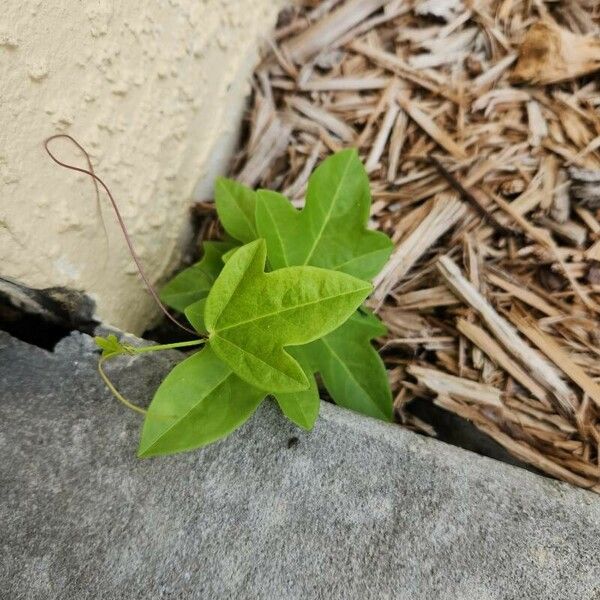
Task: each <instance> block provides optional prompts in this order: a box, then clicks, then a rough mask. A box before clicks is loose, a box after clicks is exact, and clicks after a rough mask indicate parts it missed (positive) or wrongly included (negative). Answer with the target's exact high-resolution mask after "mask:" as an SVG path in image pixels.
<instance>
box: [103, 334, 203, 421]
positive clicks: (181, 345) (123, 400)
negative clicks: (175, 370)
mask: <svg viewBox="0 0 600 600" xmlns="http://www.w3.org/2000/svg"><path fill="white" fill-rule="evenodd" d="M205 343H206V338H201V339H199V340H190V341H187V342H173V343H172V344H159V345H155V346H141V347H139V348H135V347H130V348H128V352H119V353H116V354H110V355H108V356H101V357H100V360H99V361H98V373H100V377H102V381H104V383H105V384H106V387H107V388H108V389H109V390H110V392H111V394H112V395H113V396H114V397H115V398H116V399H117V400H118V401H119V402H121V403H122V404H124V405H125V406H126V407H127V408H129V409H130V410H133V411H135V412H136V413H139V414H141V415H146V414H147V412H148V411H146V410H145V409H143V408H141V407H140V406H136V405H135V404H133V403H132V402H130V401H129V400H127V398H125V396H123V394H121V392H119V390H118V389H117V388H116V387H115V386H114V384H113V382H112V381H111V380H110V379H109V377H108V375H107V374H106V372H105V371H104V363H105V362H106V361H107V360H109V359H110V358H116V357H117V356H122V355H123V354H134V355H135V354H143V353H144V352H158V351H161V350H172V349H175V348H189V347H190V346H200V345H201V344H205Z"/></svg>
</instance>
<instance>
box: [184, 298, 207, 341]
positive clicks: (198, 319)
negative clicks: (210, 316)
mask: <svg viewBox="0 0 600 600" xmlns="http://www.w3.org/2000/svg"><path fill="white" fill-rule="evenodd" d="M205 309H206V298H202V300H198V302H194V304H190V305H189V306H188V307H187V308H186V309H185V316H186V317H187V320H188V321H189V322H190V323H191V324H192V327H193V328H194V329H195V330H196V331H197V332H198V333H200V334H205V333H208V330H207V329H206V323H205V322H204V310H205Z"/></svg>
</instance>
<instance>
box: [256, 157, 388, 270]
mask: <svg viewBox="0 0 600 600" xmlns="http://www.w3.org/2000/svg"><path fill="white" fill-rule="evenodd" d="M370 207H371V193H370V190H369V178H368V176H367V173H366V171H365V169H364V167H363V165H362V163H361V162H360V159H359V157H358V154H357V152H356V151H355V150H343V151H342V152H338V153H337V154H334V155H333V156H331V157H329V158H328V159H326V160H325V161H323V163H321V165H320V166H319V167H318V168H317V169H316V170H315V171H314V173H313V174H312V175H311V177H310V179H309V182H308V189H307V193H306V204H305V207H304V208H303V209H302V210H301V211H298V210H296V209H295V208H294V207H293V206H292V204H291V203H290V202H289V200H288V199H287V198H286V197H285V196H282V195H281V194H278V193H276V192H271V191H267V190H260V191H258V192H257V194H256V229H257V232H258V235H259V236H260V237H262V238H264V239H265V240H266V242H267V248H268V256H269V263H270V265H271V266H272V268H273V269H280V268H282V267H289V266H294V265H313V266H316V267H322V268H325V269H332V270H335V271H342V272H344V273H348V274H350V275H354V276H355V277H358V278H360V279H364V280H371V279H372V278H373V277H374V276H375V275H376V274H377V273H379V271H380V270H381V268H382V267H383V265H384V264H385V263H386V261H387V259H388V258H389V255H390V253H391V251H392V244H391V241H390V239H389V238H388V237H387V236H386V235H385V234H383V233H381V232H377V231H370V230H368V229H367V222H368V219H369V210H370Z"/></svg>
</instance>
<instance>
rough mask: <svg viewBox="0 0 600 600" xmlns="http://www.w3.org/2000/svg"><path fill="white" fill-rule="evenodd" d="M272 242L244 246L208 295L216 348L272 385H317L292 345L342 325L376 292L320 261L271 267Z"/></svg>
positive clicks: (259, 383)
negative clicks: (312, 264) (267, 270)
mask: <svg viewBox="0 0 600 600" xmlns="http://www.w3.org/2000/svg"><path fill="white" fill-rule="evenodd" d="M265 259H266V245H265V242H264V240H256V241H254V242H252V243H250V244H247V245H246V246H243V247H242V248H240V249H239V250H238V251H237V252H235V254H234V255H233V256H232V257H231V258H230V259H229V261H228V262H227V264H226V265H225V266H224V268H223V271H222V272H221V275H219V277H218V279H217V281H216V282H215V284H214V285H213V287H212V289H211V290H210V293H209V295H208V298H207V300H206V309H205V312H204V319H205V323H206V328H207V329H208V332H209V334H210V337H209V341H210V345H211V347H212V348H213V349H214V351H215V353H216V354H217V355H218V356H219V357H220V358H221V359H222V360H223V361H225V362H226V363H227V364H228V365H229V366H230V367H231V369H232V370H233V371H234V372H235V373H236V374H237V375H239V376H240V377H241V378H242V379H244V380H246V381H247V382H248V383H250V384H252V385H254V386H255V387H258V388H260V389H264V390H267V391H268V392H272V393H277V392H298V391H301V390H305V389H307V388H308V387H309V383H308V380H307V377H306V375H305V374H304V371H303V370H302V368H301V367H300V365H299V364H298V363H297V361H296V360H295V359H294V358H292V357H291V356H290V355H289V354H288V353H287V352H286V351H285V350H284V347H285V346H299V345H302V344H306V343H308V342H312V341H314V340H316V339H318V338H319V337H321V336H322V335H325V334H327V333H329V332H330V331H333V330H334V329H336V328H337V327H339V326H340V325H341V324H342V323H343V322H344V321H345V320H346V319H347V318H348V317H349V316H350V315H351V314H352V313H353V312H354V311H355V310H356V308H357V307H358V306H359V305H360V304H361V302H362V301H363V300H364V299H365V298H366V297H367V296H368V294H369V292H370V291H371V285H370V284H368V283H365V282H364V281H360V280H358V279H356V278H355V277H351V276H350V275H346V274H344V273H337V272H335V271H326V270H324V269H317V268H315V267H288V268H286V269H279V270H278V271H274V272H272V273H265V272H264V266H265Z"/></svg>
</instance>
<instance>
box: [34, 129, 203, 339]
mask: <svg viewBox="0 0 600 600" xmlns="http://www.w3.org/2000/svg"><path fill="white" fill-rule="evenodd" d="M59 138H63V139H67V140H69V141H70V142H72V143H73V144H75V146H77V148H78V149H79V150H80V151H81V153H82V154H83V156H84V157H85V159H86V162H87V164H88V167H89V168H88V169H83V168H81V167H76V166H75V165H70V164H68V163H65V162H62V161H61V160H59V159H58V158H56V156H54V154H52V151H51V150H50V148H49V144H50V142H52V141H53V140H56V139H59ZM44 148H45V150H46V152H47V153H48V156H49V157H50V158H51V159H52V160H53V161H54V162H55V163H56V164H57V165H60V166H61V167H64V168H65V169H70V170H71V171H77V172H79V173H83V174H84V175H89V176H90V177H91V178H92V180H93V181H94V185H95V187H96V194H98V184H100V185H101V186H102V189H104V191H105V192H106V195H107V196H108V199H109V200H110V203H111V205H112V208H113V210H114V213H115V215H116V217H117V221H118V223H119V227H120V228H121V231H122V233H123V237H124V238H125V242H126V243H127V247H128V249H129V253H130V254H131V258H132V259H133V262H134V263H135V266H136V267H137V270H138V272H139V274H140V277H141V278H142V280H143V281H144V284H145V285H146V288H147V289H148V291H149V292H150V295H151V296H152V298H153V300H154V302H156V304H157V306H158V307H159V308H160V310H161V311H162V312H163V313H164V314H165V316H166V317H167V318H168V319H169V320H170V321H172V322H173V323H175V325H177V326H178V327H180V328H181V329H183V330H184V331H187V332H188V333H191V334H193V335H196V332H195V331H194V330H193V329H190V328H189V327H186V326H185V325H183V324H182V323H180V322H179V321H178V320H177V319H176V318H175V317H174V316H173V315H171V314H170V313H169V311H168V310H167V308H166V307H165V305H164V304H163V303H162V302H161V300H160V298H159V297H158V294H157V293H156V290H155V289H154V286H153V285H152V284H151V283H150V280H149V279H148V277H147V275H146V272H145V271H144V267H143V266H142V262H141V260H140V258H139V256H138V254H137V252H136V251H135V248H134V246H133V242H132V241H131V237H130V235H129V231H128V230H127V226H126V225H125V222H124V221H123V217H122V216H121V211H120V210H119V207H118V205H117V202H116V201H115V199H114V197H113V195H112V193H111V191H110V190H109V189H108V186H107V185H106V184H105V183H104V181H102V179H100V177H98V175H96V173H95V172H94V167H93V166H92V161H91V158H90V155H89V154H88V152H87V150H86V149H85V148H84V147H83V146H82V145H81V144H80V143H79V142H78V141H77V140H76V139H75V138H73V137H71V136H70V135H68V134H66V133H59V134H56V135H52V136H50V137H49V138H47V139H46V140H45V141H44Z"/></svg>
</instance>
